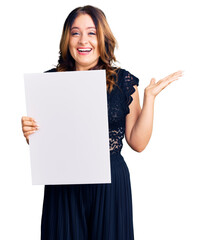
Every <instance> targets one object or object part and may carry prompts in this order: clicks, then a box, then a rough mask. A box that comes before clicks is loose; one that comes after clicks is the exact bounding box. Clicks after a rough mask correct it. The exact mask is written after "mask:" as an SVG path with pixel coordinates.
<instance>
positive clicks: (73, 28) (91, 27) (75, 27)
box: [71, 27, 96, 30]
mask: <svg viewBox="0 0 206 240" xmlns="http://www.w3.org/2000/svg"><path fill="white" fill-rule="evenodd" d="M90 28H94V29H96V28H95V27H88V28H87V29H90ZM72 29H79V28H78V27H72V28H71V30H72Z"/></svg>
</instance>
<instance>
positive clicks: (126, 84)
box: [121, 69, 139, 114]
mask: <svg viewBox="0 0 206 240" xmlns="http://www.w3.org/2000/svg"><path fill="white" fill-rule="evenodd" d="M121 77H122V88H123V91H124V94H125V99H126V106H125V111H126V114H128V113H129V105H130V103H131V102H132V100H133V98H132V96H131V95H132V94H133V93H134V92H135V88H134V85H137V86H139V79H138V78H137V77H135V76H134V75H132V74H131V73H130V72H128V71H126V70H124V69H122V74H121Z"/></svg>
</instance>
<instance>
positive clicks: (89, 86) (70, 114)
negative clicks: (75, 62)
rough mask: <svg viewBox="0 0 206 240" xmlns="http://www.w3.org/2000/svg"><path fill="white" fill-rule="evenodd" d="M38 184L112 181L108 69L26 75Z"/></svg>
mask: <svg viewBox="0 0 206 240" xmlns="http://www.w3.org/2000/svg"><path fill="white" fill-rule="evenodd" d="M24 81H25V92H26V107H27V116H29V117H32V118H34V119H35V120H36V121H37V124H38V125H40V129H39V130H37V131H36V132H35V133H34V134H32V135H30V137H29V143H30V144H29V146H30V159H31V172H32V184H34V185H36V184H37V185H38V184H43V185H50V184H52V185H54V184H90V183H111V171H110V151H109V130H108V110H107V109H108V108H107V90H106V73H105V70H89V71H69V72H49V73H33V74H25V75H24Z"/></svg>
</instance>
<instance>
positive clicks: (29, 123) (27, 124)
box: [22, 121, 39, 127]
mask: <svg viewBox="0 0 206 240" xmlns="http://www.w3.org/2000/svg"><path fill="white" fill-rule="evenodd" d="M22 125H23V126H33V127H38V126H39V125H38V124H37V123H36V122H33V121H23V123H22Z"/></svg>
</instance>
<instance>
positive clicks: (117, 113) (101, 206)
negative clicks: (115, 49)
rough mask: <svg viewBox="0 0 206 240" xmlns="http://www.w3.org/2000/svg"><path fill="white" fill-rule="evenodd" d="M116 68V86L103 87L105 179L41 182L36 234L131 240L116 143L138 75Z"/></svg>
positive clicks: (124, 175)
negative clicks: (108, 168)
mask: <svg viewBox="0 0 206 240" xmlns="http://www.w3.org/2000/svg"><path fill="white" fill-rule="evenodd" d="M54 71H55V69H51V70H49V71H48V72H54ZM116 71H117V74H118V82H117V86H115V87H114V90H113V91H112V92H111V93H107V100H108V118H109V144H110V164H111V184H72V185H45V188H44V202H43V210H42V219H41V240H134V230H133V213H132V193H131V184H130V173H129V169H128V167H127V164H126V162H125V160H124V157H123V156H122V155H121V149H122V139H123V138H124V134H125V117H126V115H127V114H128V113H129V104H130V103H131V102H132V97H131V95H132V93H134V92H135V88H134V87H133V86H134V85H137V86H138V85H139V79H138V78H136V77H135V76H133V75H132V74H130V73H129V72H128V71H126V70H124V69H121V68H118V69H116Z"/></svg>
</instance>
